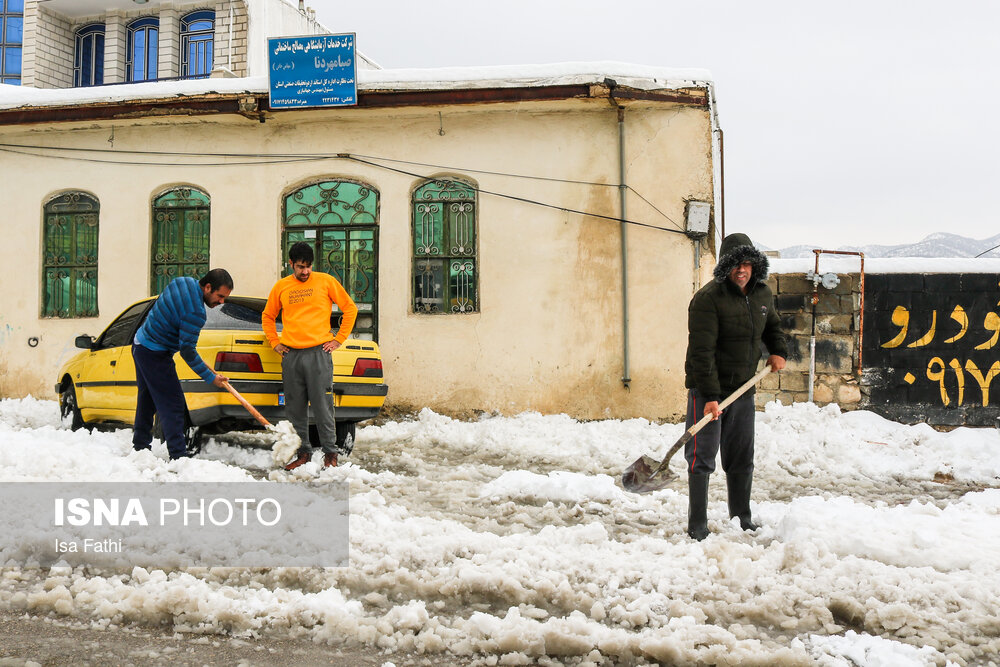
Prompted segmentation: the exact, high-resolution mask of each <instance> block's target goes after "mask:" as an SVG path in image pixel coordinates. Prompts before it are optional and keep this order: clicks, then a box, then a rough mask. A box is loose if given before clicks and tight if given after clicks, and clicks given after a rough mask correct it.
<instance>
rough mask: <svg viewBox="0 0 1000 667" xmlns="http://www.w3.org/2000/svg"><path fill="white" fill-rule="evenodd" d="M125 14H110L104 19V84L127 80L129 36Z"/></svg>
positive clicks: (127, 19) (119, 12)
mask: <svg viewBox="0 0 1000 667" xmlns="http://www.w3.org/2000/svg"><path fill="white" fill-rule="evenodd" d="M129 20H130V19H129V18H128V17H127V16H126V14H125V12H121V11H113V12H108V13H107V15H106V16H105V17H104V83H121V82H123V81H124V80H125V57H126V54H127V46H126V42H125V40H126V39H127V36H128V31H127V29H126V27H125V26H126V24H127V23H128V22H129Z"/></svg>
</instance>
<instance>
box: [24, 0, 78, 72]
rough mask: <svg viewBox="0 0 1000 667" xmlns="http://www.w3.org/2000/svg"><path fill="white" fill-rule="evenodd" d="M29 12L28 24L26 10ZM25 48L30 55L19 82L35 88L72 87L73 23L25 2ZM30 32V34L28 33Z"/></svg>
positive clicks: (74, 43) (35, 0) (33, 3)
mask: <svg viewBox="0 0 1000 667" xmlns="http://www.w3.org/2000/svg"><path fill="white" fill-rule="evenodd" d="M29 9H31V10H32V11H31V19H32V20H31V21H30V22H29V21H28V16H29V15H28V10H29ZM24 11H25V39H24V48H25V51H26V53H24V54H23V55H26V56H30V57H29V58H25V59H24V60H25V61H27V62H22V72H21V77H22V78H21V83H22V85H25V86H31V87H34V88H71V87H72V86H73V58H74V55H75V53H74V52H75V49H76V36H75V34H74V28H73V24H72V23H70V21H69V20H67V19H65V18H63V17H61V16H60V15H58V14H53V13H52V12H49V11H46V10H45V9H44V7H39V6H38V2H37V0H34V1H33V2H27V3H25V7H24ZM29 31H30V32H29Z"/></svg>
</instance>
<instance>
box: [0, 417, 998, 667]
mask: <svg viewBox="0 0 1000 667" xmlns="http://www.w3.org/2000/svg"><path fill="white" fill-rule="evenodd" d="M682 432H683V426H682V425H678V424H663V425H660V424H655V423H651V422H648V421H646V420H643V419H631V420H624V421H620V420H606V421H593V422H579V421H576V420H573V419H571V418H569V417H566V416H564V415H555V416H543V415H540V414H536V413H525V414H522V415H518V416H516V417H484V418H481V419H479V420H478V421H471V422H468V421H457V420H453V419H450V418H448V417H444V416H441V415H438V414H435V413H434V412H431V411H430V410H424V411H423V412H421V413H420V414H419V415H417V416H416V418H414V419H412V420H404V421H397V422H389V423H386V424H384V425H381V426H368V427H365V428H360V429H358V433H357V444H356V446H355V450H354V454H353V455H352V456H351V457H350V458H349V459H348V460H347V462H346V463H345V464H344V465H342V466H340V467H337V468H332V469H321V468H320V467H319V466H318V465H317V464H316V463H310V464H307V465H305V466H303V467H301V468H299V469H297V470H296V471H295V472H294V473H287V472H284V471H281V470H276V469H275V468H274V464H273V462H272V460H271V452H270V449H269V448H270V444H271V442H272V441H273V436H268V435H266V434H261V435H253V434H231V435H227V436H221V437H217V438H213V439H212V440H211V441H210V442H209V443H208V444H207V446H206V447H205V450H204V451H203V452H202V454H201V455H200V456H199V457H198V458H195V459H189V460H180V461H175V462H169V461H167V460H166V450H165V448H164V446H163V444H162V443H160V442H158V441H155V442H154V447H153V450H152V451H151V452H148V451H147V452H138V453H137V452H133V451H132V449H131V444H130V441H131V432H130V431H126V430H120V431H114V432H100V431H94V432H92V433H91V432H87V431H76V432H73V431H70V430H69V429H68V427H67V425H65V424H64V423H63V422H62V421H61V420H60V418H59V415H58V406H57V404H56V403H55V402H52V401H40V400H35V399H32V398H30V397H29V398H25V399H17V400H14V399H8V400H3V401H0V481H3V482H30V481H46V482H84V481H86V482H110V481H117V482H135V481H161V482H162V481H166V482H252V481H258V482H259V483H260V484H288V483H296V482H297V481H300V480H304V479H313V478H324V477H325V478H329V479H331V480H334V479H335V480H343V481H346V482H347V483H349V485H350V489H351V500H350V508H351V511H350V566H349V567H343V568H326V569H323V568H261V569H246V568H187V569H180V570H174V569H163V570H160V569H149V570H147V569H142V568H138V567H136V568H133V569H132V570H131V571H125V572H118V571H116V572H104V571H100V570H98V569H96V568H93V567H90V566H87V567H84V566H78V567H53V568H49V569H45V568H28V567H24V568H22V567H18V566H12V564H11V563H7V564H6V567H5V568H4V569H3V570H2V579H0V607H3V608H7V609H13V610H19V611H20V610H23V611H26V612H29V613H32V614H51V615H56V616H59V617H62V618H66V619H71V620H74V621H77V622H80V621H85V622H89V623H92V624H94V625H95V626H97V627H107V626H110V625H121V624H167V625H168V626H172V627H173V628H174V629H175V630H176V631H178V632H180V633H190V634H191V635H211V634H227V635H233V636H260V635H273V636H282V637H289V636H291V637H302V638H305V639H310V640H312V641H315V642H329V643H330V644H338V643H363V644H366V645H369V646H372V647H377V648H380V649H385V650H388V651H390V652H391V651H415V652H421V653H427V654H430V655H431V657H432V658H433V655H434V654H439V655H441V654H443V653H444V652H448V653H449V654H453V655H455V656H460V657H464V659H467V660H468V661H469V663H470V664H483V665H494V664H505V665H515V664H539V663H541V664H566V665H643V664H652V663H656V662H663V663H668V664H698V663H709V664H757V665H811V664H819V665H831V666H834V665H836V666H840V665H843V666H850V665H862V664H864V665H894V666H898V665H946V664H955V665H966V664H993V663H991V662H990V661H991V660H996V659H997V658H996V656H998V655H1000V620H998V618H1000V616H998V613H997V610H998V609H1000V489H998V487H1000V456H998V453H1000V436H998V434H997V432H996V431H995V430H993V429H967V428H959V429H956V430H954V431H951V432H949V433H939V432H936V431H934V430H933V429H931V428H930V427H928V426H925V425H918V426H904V425H900V424H896V423H893V422H889V421H886V420H884V419H882V418H880V417H878V416H876V415H874V414H872V413H869V412H851V413H841V412H840V410H839V409H838V408H837V407H836V406H828V407H824V408H818V407H816V406H815V405H812V404H797V405H793V406H781V405H778V404H770V405H769V406H768V407H767V409H766V411H765V412H764V413H763V414H760V415H758V419H757V458H756V462H757V470H756V473H755V479H754V482H755V488H754V492H753V499H754V503H753V508H754V513H755V517H756V518H757V519H758V520H759V522H760V523H761V524H762V526H761V528H760V530H758V531H757V532H755V533H744V532H742V531H741V530H740V529H739V524H738V522H733V521H730V520H729V519H728V512H727V510H726V503H725V481H724V477H723V475H722V474H721V472H720V473H718V474H716V475H714V476H713V478H712V480H711V486H710V496H709V502H710V504H709V527H710V529H711V530H712V535H711V536H709V538H708V539H706V540H705V541H704V542H694V541H692V540H690V539H689V538H688V537H687V535H686V534H685V529H686V511H687V497H686V481H685V477H684V474H683V471H682V470H681V469H682V467H683V459H682V457H680V456H678V457H677V458H676V459H675V460H674V461H673V462H672V468H673V470H674V471H675V472H678V473H680V474H679V475H678V477H677V479H676V481H675V482H674V483H673V484H672V485H671V486H669V487H668V488H666V489H664V490H663V491H659V492H657V493H654V494H650V495H635V494H630V493H627V492H625V491H623V490H622V488H621V485H620V481H619V475H620V473H621V471H622V469H623V468H624V467H625V466H627V465H628V464H629V463H631V462H632V461H633V460H634V459H635V458H636V457H638V456H639V455H640V454H650V455H654V456H662V455H663V454H664V453H665V452H666V450H667V449H668V448H669V447H670V445H671V444H673V442H674V441H675V440H676V439H677V438H678V437H679V436H680V435H681V433H682ZM191 548H192V549H197V545H191Z"/></svg>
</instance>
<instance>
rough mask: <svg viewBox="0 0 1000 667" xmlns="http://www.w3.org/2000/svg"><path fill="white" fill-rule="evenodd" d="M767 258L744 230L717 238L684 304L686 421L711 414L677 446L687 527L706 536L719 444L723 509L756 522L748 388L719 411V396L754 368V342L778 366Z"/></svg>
mask: <svg viewBox="0 0 1000 667" xmlns="http://www.w3.org/2000/svg"><path fill="white" fill-rule="evenodd" d="M767 270H768V262H767V257H766V256H765V255H764V253H762V252H760V251H759V250H757V249H756V248H754V247H753V244H752V243H751V242H750V237H748V236H747V235H746V234H730V235H729V236H727V237H726V238H725V239H723V241H722V247H721V248H720V249H719V262H718V264H717V265H716V267H715V271H714V274H713V275H714V278H715V280H714V281H713V282H711V283H709V284H708V285H705V286H704V287H702V288H701V289H700V290H698V291H697V292H696V293H695V295H694V297H692V298H691V303H690V305H689V306H688V349H687V359H686V361H685V363H684V371H685V386H686V387H687V388H688V406H687V426H688V428H690V427H691V426H692V425H694V423H695V422H697V421H698V420H699V419H701V418H702V417H703V416H704V415H707V414H711V415H714V417H715V419H714V420H713V421H712V422H711V423H709V424H708V425H707V426H706V427H705V428H703V429H702V430H701V431H700V432H699V433H698V434H697V435H696V436H695V437H693V438H691V440H689V441H688V442H687V444H686V445H685V446H684V458H685V459H686V460H687V470H688V492H689V496H688V535H690V536H691V537H692V538H694V539H696V540H703V539H705V538H706V537H708V519H707V516H706V514H707V506H708V478H709V475H711V474H712V473H713V472H714V471H715V457H716V455H717V454H718V453H719V450H720V449H721V451H722V469H723V470H724V471H725V472H726V486H727V488H728V491H729V516H730V517H739V520H740V526H741V527H742V528H743V530H756V529H757V526H756V525H754V523H753V519H752V518H751V515H750V487H751V482H752V479H753V453H754V416H755V407H754V398H753V394H754V392H753V390H752V389H751V390H750V391H748V392H747V393H745V394H743V396H741V397H740V398H738V399H736V401H734V402H733V403H732V404H731V405H730V406H729V407H728V408H726V410H725V412H724V413H723V412H721V411H720V410H719V401H720V400H722V399H723V398H725V397H726V396H728V395H729V394H730V393H732V392H733V391H734V390H735V389H737V388H738V387H740V386H741V385H742V384H743V383H745V382H746V381H747V380H749V379H750V378H751V377H753V376H754V374H755V373H756V372H757V364H758V362H759V361H760V359H761V356H762V354H761V343H763V345H764V347H766V348H767V353H768V357H767V362H766V363H767V364H768V365H769V366H771V369H772V370H773V371H780V370H781V369H782V368H784V367H785V358H786V357H787V356H788V351H787V347H786V344H785V336H784V334H782V332H781V327H780V324H779V320H778V314H777V312H776V311H775V309H774V295H773V294H772V293H771V290H770V288H768V286H767V285H765V284H764V280H765V279H766V278H767Z"/></svg>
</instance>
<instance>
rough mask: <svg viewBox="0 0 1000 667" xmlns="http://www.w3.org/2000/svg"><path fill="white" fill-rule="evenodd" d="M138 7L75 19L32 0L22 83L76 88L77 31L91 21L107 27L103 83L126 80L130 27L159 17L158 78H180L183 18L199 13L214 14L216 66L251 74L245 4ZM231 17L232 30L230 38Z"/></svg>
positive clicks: (27, 7)
mask: <svg viewBox="0 0 1000 667" xmlns="http://www.w3.org/2000/svg"><path fill="white" fill-rule="evenodd" d="M136 7H137V8H136V9H135V10H131V11H120V10H112V11H109V12H108V13H107V14H100V15H95V16H87V17H83V18H79V19H72V20H70V19H66V18H64V17H63V16H62V15H61V14H56V13H53V12H49V11H46V10H45V8H44V6H41V7H40V6H39V5H38V0H27V1H26V2H25V4H24V34H25V41H24V47H23V49H22V64H21V70H22V71H21V81H22V85H24V86H30V87H34V88H71V87H72V86H73V64H74V59H75V55H76V31H77V30H78V29H80V28H82V27H83V26H85V25H88V24H90V23H103V24H104V82H105V83H121V82H123V81H125V77H126V71H125V59H126V51H127V49H126V40H127V30H126V26H127V25H128V24H129V23H131V22H132V21H134V20H135V19H137V18H140V17H143V16H158V17H159V19H160V33H159V39H158V48H159V54H158V62H157V69H158V71H157V76H158V77H160V78H167V77H177V76H180V57H181V54H180V17H181V16H183V15H185V14H187V13H189V12H192V11H195V10H198V9H213V10H215V52H214V56H213V57H214V59H215V64H216V65H221V66H227V67H228V68H229V69H230V70H232V72H233V73H234V74H235V75H236V76H246V72H247V29H248V18H247V10H246V5H245V3H244V2H242V0H216V1H215V2H211V1H209V2H204V3H200V4H189V3H173V4H172V3H164V4H163V5H162V6H160V8H159V10H158V11H154V10H153V9H140V8H139V6H138V5H136ZM230 8H231V9H232V11H231V12H230ZM230 13H231V14H232V27H233V29H232V35H231V36H230V29H229V24H230ZM230 51H231V53H230ZM227 63H228V64H227Z"/></svg>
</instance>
